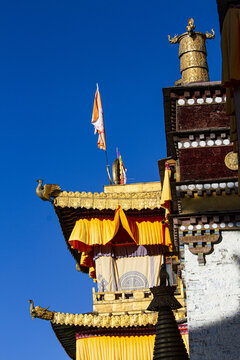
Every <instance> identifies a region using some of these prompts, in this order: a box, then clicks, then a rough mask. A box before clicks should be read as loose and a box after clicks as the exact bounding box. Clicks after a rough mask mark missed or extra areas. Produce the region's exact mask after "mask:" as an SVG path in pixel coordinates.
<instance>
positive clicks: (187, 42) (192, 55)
mask: <svg viewBox="0 0 240 360" xmlns="http://www.w3.org/2000/svg"><path fill="white" fill-rule="evenodd" d="M195 28H196V26H195V25H194V20H193V19H192V18H190V19H188V25H187V27H186V29H187V32H185V33H183V34H181V35H179V36H178V35H175V36H174V37H172V38H171V36H170V35H168V40H169V42H170V44H176V43H179V59H180V71H181V74H182V79H180V80H178V81H177V82H176V83H175V85H185V84H188V83H192V82H206V81H209V76H208V64H207V49H206V39H214V38H215V32H214V30H213V29H212V30H211V31H212V33H209V32H206V33H205V34H204V33H201V32H198V31H195Z"/></svg>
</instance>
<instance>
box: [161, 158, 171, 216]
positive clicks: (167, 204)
mask: <svg viewBox="0 0 240 360" xmlns="http://www.w3.org/2000/svg"><path fill="white" fill-rule="evenodd" d="M170 179H171V169H170V167H169V165H168V162H166V163H165V173H164V180H163V188H162V196H161V201H160V205H161V206H162V207H163V208H164V209H165V217H166V218H167V217H168V215H169V214H170V213H171V202H172V194H171V187H170Z"/></svg>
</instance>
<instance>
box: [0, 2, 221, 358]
mask: <svg viewBox="0 0 240 360" xmlns="http://www.w3.org/2000/svg"><path fill="white" fill-rule="evenodd" d="M189 17H193V18H194V19H195V25H196V27H197V28H196V30H198V31H203V32H205V31H210V30H211V28H214V30H215V32H216V38H215V40H211V41H208V43H207V48H208V64H209V69H210V78H211V80H212V81H214V80H220V77H221V55H220V35H219V23H218V15H217V7H216V3H215V1H207V0H203V1H201V2H189V1H185V0H184V1H181V2H179V1H171V2H161V1H155V0H153V1H149V2H147V1H141V0H138V1H135V0H130V1H126V0H122V1H121V2H115V1H106V0H103V1H101V2H100V1H96V0H92V1H82V0H78V1H73V0H69V1H61V0H58V1H51V0H48V1H45V0H42V1H41V2H36V1H26V0H22V1H21V2H20V1H12V0H9V1H6V2H3V1H2V2H1V11H0V69H1V71H0V74H1V75H0V119H1V123H0V124H1V125H0V126H1V141H0V154H1V155H0V156H1V168H2V172H1V210H0V215H1V220H2V221H1V247H2V249H1V261H0V266H1V285H2V292H1V294H2V295H1V322H2V326H1V329H0V337H1V343H2V346H1V349H0V358H1V359H4V360H12V359H15V358H18V359H24V360H28V359H29V360H30V359H33V358H34V360H40V359H41V360H42V359H49V360H50V359H53V358H54V359H55V358H56V359H58V360H63V359H68V356H67V355H66V354H65V352H64V350H63V349H62V348H61V345H60V344H59V343H58V341H57V339H56V337H55V335H54V333H53V331H52V329H51V327H50V324H49V323H48V322H46V321H43V320H38V319H36V320H34V321H32V320H31V317H30V315H29V304H28V299H34V301H35V304H36V305H41V306H44V307H45V306H49V305H50V306H51V307H50V309H52V310H56V311H62V312H75V313H81V312H88V311H91V310H92V293H91V291H92V290H91V289H92V286H93V283H92V281H91V280H90V279H88V276H87V275H84V274H81V273H78V272H77V271H76V270H75V263H74V261H73V258H72V257H71V255H70V253H69V252H68V251H67V248H66V245H65V242H64V239H63V235H62V233H61V230H60V226H59V224H58V221H57V217H56V215H55V213H54V210H53V208H52V206H51V204H50V203H46V202H43V201H41V200H40V199H39V198H38V197H37V196H36V193H35V187H36V185H37V183H36V179H38V178H43V179H45V181H46V182H47V183H58V184H59V185H60V186H61V188H62V189H63V190H67V191H91V192H95V191H98V192H100V191H102V190H103V186H104V185H106V184H107V183H108V179H107V175H106V170H105V154H104V151H101V150H98V149H97V136H94V135H93V126H92V125H91V123H90V121H91V113H92V106H93V99H94V93H95V90H96V83H97V82H98V83H99V87H100V93H101V97H102V103H103V110H104V117H105V126H106V135H107V148H108V157H109V162H110V164H112V162H113V160H114V159H115V157H116V151H115V149H116V147H117V146H118V148H119V150H120V153H121V155H122V158H123V161H124V164H125V167H126V168H127V170H128V171H127V177H128V180H129V182H143V181H158V180H159V174H158V167H157V160H158V159H160V158H163V157H165V155H166V148H165V133H164V114H163V98H162V88H163V87H168V86H173V85H174V82H175V81H176V80H177V79H179V78H180V72H179V60H178V46H177V45H172V46H171V45H170V44H169V43H168V39H167V35H168V34H170V35H171V36H173V35H175V34H176V33H177V34H181V33H182V32H185V29H186V25H187V19H188V18H189Z"/></svg>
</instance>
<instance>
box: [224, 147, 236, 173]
mask: <svg viewBox="0 0 240 360" xmlns="http://www.w3.org/2000/svg"><path fill="white" fill-rule="evenodd" d="M224 162H225V165H226V167H227V168H229V169H230V170H237V169H238V154H237V153H234V152H233V151H231V152H229V153H228V154H227V155H226V156H225V159H224Z"/></svg>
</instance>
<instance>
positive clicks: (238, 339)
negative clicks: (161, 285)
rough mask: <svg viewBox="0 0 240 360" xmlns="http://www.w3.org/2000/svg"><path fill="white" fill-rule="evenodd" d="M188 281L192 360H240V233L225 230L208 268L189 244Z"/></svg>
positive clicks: (209, 258)
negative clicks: (194, 253) (191, 249)
mask: <svg viewBox="0 0 240 360" xmlns="http://www.w3.org/2000/svg"><path fill="white" fill-rule="evenodd" d="M185 282H186V292H187V309H188V324H189V343H190V359H191V360H201V359H204V360H215V359H216V360H225V359H228V360H238V359H240V231H222V233H221V242H220V243H219V244H215V245H214V251H213V253H212V254H210V255H208V256H206V265H199V264H198V261H197V256H196V255H193V254H191V253H190V251H189V250H188V246H187V245H186V247H185Z"/></svg>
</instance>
